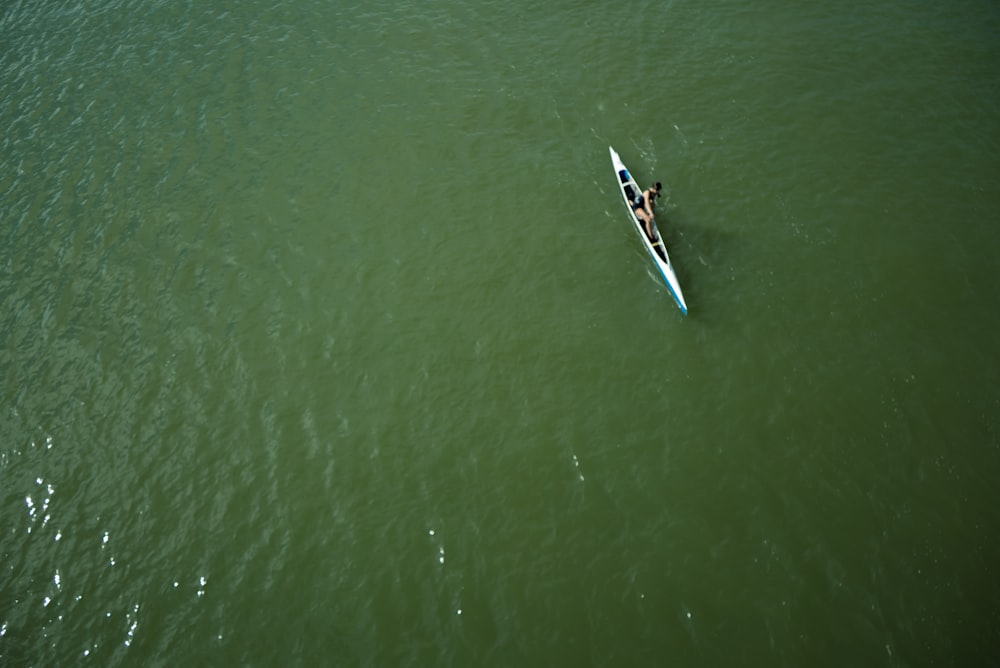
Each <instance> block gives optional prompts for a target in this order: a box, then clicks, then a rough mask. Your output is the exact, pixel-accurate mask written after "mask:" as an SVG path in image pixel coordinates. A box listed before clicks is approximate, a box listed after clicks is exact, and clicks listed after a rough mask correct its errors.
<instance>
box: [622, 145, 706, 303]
mask: <svg viewBox="0 0 1000 668" xmlns="http://www.w3.org/2000/svg"><path fill="white" fill-rule="evenodd" d="M608 150H609V151H611V164H613V165H614V167H615V175H616V176H617V177H618V178H617V181H618V190H619V192H621V194H622V199H624V200H625V208H626V209H627V210H628V215H629V216H630V217H631V218H632V226H633V227H634V228H635V231H636V232H638V233H639V238H640V239H642V243H643V245H644V246H645V247H646V250H647V251H649V255H650V256H651V257H652V258H653V262H655V263H656V268H657V269H658V270H659V272H660V275H661V276H663V281H664V282H665V283H666V284H667V288H668V289H669V290H670V295H671V296H672V297H673V298H674V301H675V302H677V306H678V307H680V309H681V313H683V314H684V315H687V312H688V308H687V304H686V303H685V302H684V293H683V292H681V284H680V283H679V282H678V281H677V274H676V273H674V267H673V265H672V264H670V256H669V255H667V248H666V246H664V245H663V237H661V236H660V231H659V230H658V229H656V220H655V219H654V220H653V224H652V228H653V236H654V240H653V241H650V240H649V237H648V236H646V226H645V225H644V224H643V222H642V221H641V220H640V219H639V217H638V216H636V215H635V211H633V210H632V200H633V199H635V198H636V197H638V196H640V195H642V188H640V187H639V184H637V183H636V182H635V179H633V178H632V175H631V174H630V173H629V171H628V169H626V167H625V165H623V164H622V159H621V158H620V157H618V154H617V153H616V152H615V149H613V148H611V147H610V146H609V147H608Z"/></svg>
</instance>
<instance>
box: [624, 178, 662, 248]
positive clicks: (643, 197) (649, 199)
mask: <svg viewBox="0 0 1000 668" xmlns="http://www.w3.org/2000/svg"><path fill="white" fill-rule="evenodd" d="M662 187H663V186H662V185H661V184H660V182H659V181H657V182H656V183H654V184H653V185H651V186H650V187H648V188H646V189H645V190H643V191H642V192H641V193H640V194H638V195H636V197H635V199H634V200H632V210H633V211H635V215H636V216H637V217H638V218H639V220H641V221H642V223H643V225H645V227H646V236H647V237H649V240H650V241H656V238H655V237H654V236H653V203H654V201H655V200H656V198H657V197H659V196H660V189H661V188H662Z"/></svg>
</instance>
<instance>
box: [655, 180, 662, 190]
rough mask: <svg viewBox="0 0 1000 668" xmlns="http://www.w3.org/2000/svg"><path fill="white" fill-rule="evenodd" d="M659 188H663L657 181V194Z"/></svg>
mask: <svg viewBox="0 0 1000 668" xmlns="http://www.w3.org/2000/svg"><path fill="white" fill-rule="evenodd" d="M661 188H663V185H662V184H661V183H660V182H659V181H657V182H656V190H657V192H659V190H660V189H661Z"/></svg>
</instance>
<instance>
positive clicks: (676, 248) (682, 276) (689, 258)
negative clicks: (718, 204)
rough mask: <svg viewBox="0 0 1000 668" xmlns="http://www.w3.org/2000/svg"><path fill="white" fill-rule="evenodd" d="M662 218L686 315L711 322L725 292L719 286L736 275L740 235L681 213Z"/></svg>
mask: <svg viewBox="0 0 1000 668" xmlns="http://www.w3.org/2000/svg"><path fill="white" fill-rule="evenodd" d="M663 218H664V220H665V221H666V223H667V224H666V225H664V226H663V228H665V229H662V234H663V236H664V238H665V240H666V243H667V250H668V252H669V253H670V260H671V262H672V263H673V265H674V271H676V272H677V278H678V280H679V281H680V284H681V289H683V290H684V297H685V299H686V301H687V303H688V307H689V309H690V311H689V313H688V315H689V316H694V317H696V318H698V319H699V320H702V321H705V322H713V321H714V318H712V317H711V316H710V315H709V314H711V313H714V312H718V310H719V309H718V306H719V304H720V300H721V299H722V298H723V297H722V295H724V294H726V293H727V292H728V290H721V289H720V286H722V285H723V283H724V282H725V281H726V280H727V279H731V278H732V277H733V276H734V275H735V270H734V267H735V266H736V265H737V264H738V259H739V257H740V256H741V251H740V250H739V249H740V247H741V239H740V235H739V233H738V232H736V231H735V230H732V229H723V228H720V227H715V226H710V225H704V224H700V223H693V222H690V221H688V220H687V217H686V216H685V215H684V214H683V213H677V212H672V213H670V214H669V215H668V216H663Z"/></svg>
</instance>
